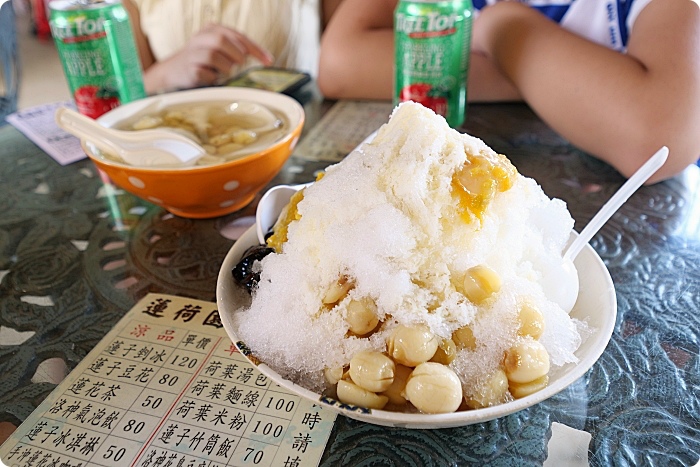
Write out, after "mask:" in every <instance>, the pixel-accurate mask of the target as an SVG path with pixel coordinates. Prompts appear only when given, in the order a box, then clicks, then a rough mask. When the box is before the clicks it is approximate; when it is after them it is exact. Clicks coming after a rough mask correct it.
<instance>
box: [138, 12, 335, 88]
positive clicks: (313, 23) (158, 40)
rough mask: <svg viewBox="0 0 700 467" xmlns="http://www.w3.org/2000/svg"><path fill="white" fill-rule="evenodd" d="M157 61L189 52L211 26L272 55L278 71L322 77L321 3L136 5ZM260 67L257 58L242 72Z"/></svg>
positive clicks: (250, 61)
mask: <svg viewBox="0 0 700 467" xmlns="http://www.w3.org/2000/svg"><path fill="white" fill-rule="evenodd" d="M133 1H134V3H135V4H136V5H137V6H138V8H139V14H140V17H141V29H142V30H143V32H144V34H145V35H146V37H147V38H148V41H149V43H150V46H151V50H152V51H153V55H154V57H155V59H156V60H158V61H160V60H163V59H165V58H167V57H169V56H170V55H172V54H174V53H175V52H177V51H179V50H180V49H182V47H184V45H185V44H186V43H187V41H188V40H189V38H190V37H192V36H193V35H194V34H195V33H197V31H199V30H200V29H201V28H203V27H204V26H206V25H207V24H210V23H218V24H222V25H224V26H228V27H230V28H232V29H235V30H237V31H239V32H241V33H243V34H245V35H246V36H248V37H249V38H250V39H251V40H253V41H254V42H256V43H258V44H260V45H261V46H262V47H264V48H265V49H267V50H268V51H270V53H272V55H273V56H274V57H275V63H274V66H279V67H285V68H294V69H297V70H301V71H305V72H307V73H310V74H311V75H312V76H316V75H317V69H318V53H319V47H320V45H319V44H320V30H321V26H320V11H321V9H320V5H319V0H133ZM254 65H259V62H258V61H257V60H256V59H254V58H249V59H248V61H247V63H246V64H245V65H244V66H242V67H240V68H239V69H238V70H232V74H236V73H237V72H239V71H240V70H242V69H244V68H248V67H250V66H254Z"/></svg>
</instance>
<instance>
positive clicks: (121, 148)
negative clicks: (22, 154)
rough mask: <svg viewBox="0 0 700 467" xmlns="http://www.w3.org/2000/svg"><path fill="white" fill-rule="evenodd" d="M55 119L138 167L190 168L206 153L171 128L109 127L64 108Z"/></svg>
mask: <svg viewBox="0 0 700 467" xmlns="http://www.w3.org/2000/svg"><path fill="white" fill-rule="evenodd" d="M55 118H56V123H57V124H58V126H59V127H61V128H62V129H63V130H65V131H67V132H68V133H71V134H73V135H75V136H77V137H78V138H81V139H83V140H85V141H87V142H90V143H92V144H94V145H95V146H97V147H98V148H99V149H100V150H101V151H104V152H106V153H109V154H112V155H114V156H118V157H120V158H121V159H122V160H123V161H124V162H125V163H127V164H130V165H134V166H137V167H190V166H192V165H194V164H195V163H196V162H197V160H198V159H199V158H200V157H202V156H203V155H205V154H206V151H205V150H204V148H203V147H202V146H200V145H199V144H197V143H196V142H195V141H193V140H191V139H190V138H187V137H185V136H183V135H180V134H178V133H175V132H172V131H168V130H140V131H122V130H115V129H112V128H106V127H104V126H102V125H100V124H99V123H98V122H96V121H95V120H93V119H91V118H89V117H86V116H84V115H81V114H79V113H78V112H76V111H74V110H71V109H68V108H65V107H61V108H59V109H58V110H56V115H55Z"/></svg>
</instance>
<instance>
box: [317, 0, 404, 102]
mask: <svg viewBox="0 0 700 467" xmlns="http://www.w3.org/2000/svg"><path fill="white" fill-rule="evenodd" d="M395 6H396V0H344V1H343V2H342V3H341V4H340V6H339V7H338V9H337V11H336V12H335V13H334V15H333V18H332V19H331V21H330V23H329V25H328V28H327V29H326V31H325V32H324V34H323V37H322V40H321V56H320V63H319V76H318V85H319V87H320V88H321V92H323V94H324V95H325V96H326V97H330V98H336V99H337V98H345V99H353V98H355V99H358V98H359V99H391V95H392V87H393V63H394V40H393V11H394V8H395Z"/></svg>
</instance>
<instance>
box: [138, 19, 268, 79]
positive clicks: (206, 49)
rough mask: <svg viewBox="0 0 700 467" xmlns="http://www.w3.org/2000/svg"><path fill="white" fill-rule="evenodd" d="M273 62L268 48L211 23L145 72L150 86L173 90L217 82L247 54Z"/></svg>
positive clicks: (242, 60) (244, 58)
mask: <svg viewBox="0 0 700 467" xmlns="http://www.w3.org/2000/svg"><path fill="white" fill-rule="evenodd" d="M249 56H250V57H254V58H256V59H258V60H259V61H260V62H261V63H262V64H263V65H271V64H272V63H273V61H274V57H273V56H272V55H271V54H270V52H268V51H267V50H265V49H263V48H262V47H260V46H259V45H258V44H256V43H255V42H253V41H251V40H250V39H249V38H248V37H246V36H245V35H243V34H241V33H239V32H238V31H235V30H233V29H230V28H227V27H225V26H221V25H219V24H211V25H209V26H207V27H205V28H204V29H202V30H201V31H199V32H198V33H197V34H196V35H194V36H192V38H191V39H190V41H189V42H188V43H187V44H186V45H185V47H184V48H183V49H182V50H180V51H179V52H177V53H176V54H174V55H172V56H171V57H169V58H167V59H165V60H163V61H162V62H159V63H156V64H154V65H153V66H151V67H150V68H149V69H148V70H147V72H146V76H145V78H146V80H147V81H148V80H149V79H150V80H151V83H150V85H149V83H147V88H151V89H152V90H154V91H170V90H174V89H187V88H193V87H197V86H206V85H210V84H214V83H216V82H217V81H219V80H220V79H222V78H225V77H228V76H229V73H230V71H231V68H233V67H234V66H236V65H241V64H243V63H245V61H246V60H247V59H248V57H249Z"/></svg>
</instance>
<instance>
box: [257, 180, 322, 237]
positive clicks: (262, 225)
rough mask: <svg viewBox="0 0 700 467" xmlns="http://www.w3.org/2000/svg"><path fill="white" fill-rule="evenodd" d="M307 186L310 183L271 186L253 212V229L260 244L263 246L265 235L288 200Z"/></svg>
mask: <svg viewBox="0 0 700 467" xmlns="http://www.w3.org/2000/svg"><path fill="white" fill-rule="evenodd" d="M309 185H311V183H304V184H301V185H277V186H273V187H272V188H270V189H269V190H267V192H266V193H265V194H264V195H263V196H262V198H260V202H259V203H258V208H257V210H256V211H255V229H256V231H257V234H258V241H260V243H261V244H263V245H264V244H265V235H266V234H267V233H268V232H269V231H270V229H272V227H273V226H274V225H275V222H277V219H278V218H279V216H280V214H281V213H282V210H283V209H284V207H285V206H286V205H287V204H289V198H291V197H292V195H293V194H294V193H296V192H297V191H299V190H301V189H302V188H306V187H307V186H309Z"/></svg>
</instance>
